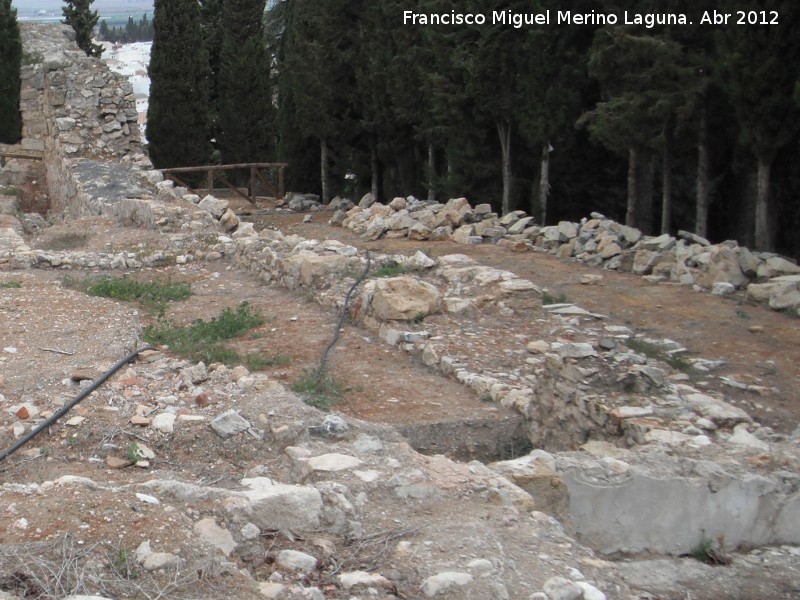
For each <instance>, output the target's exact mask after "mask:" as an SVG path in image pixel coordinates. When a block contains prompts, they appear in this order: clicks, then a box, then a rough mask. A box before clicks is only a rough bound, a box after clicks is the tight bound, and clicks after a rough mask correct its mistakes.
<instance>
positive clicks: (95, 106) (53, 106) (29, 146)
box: [3, 23, 147, 212]
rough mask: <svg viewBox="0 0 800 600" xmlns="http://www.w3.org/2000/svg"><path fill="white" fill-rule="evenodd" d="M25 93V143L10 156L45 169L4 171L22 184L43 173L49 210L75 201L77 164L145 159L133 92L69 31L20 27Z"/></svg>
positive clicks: (10, 166) (15, 164)
mask: <svg viewBox="0 0 800 600" xmlns="http://www.w3.org/2000/svg"><path fill="white" fill-rule="evenodd" d="M20 31H21V34H22V45H23V63H24V64H23V66H22V69H21V73H20V76H21V79H22V90H21V94H20V100H21V111H22V118H23V131H22V133H23V137H22V140H21V141H20V143H19V144H16V145H14V146H6V148H7V149H9V150H24V151H33V152H37V153H42V154H43V163H42V165H37V164H36V163H35V162H34V161H31V160H27V159H21V160H18V159H12V160H10V161H8V163H7V165H6V167H5V168H4V170H3V173H4V176H5V177H7V178H8V180H9V183H19V182H21V181H23V180H24V179H25V178H26V177H30V176H31V174H32V173H33V172H35V170H36V169H37V168H43V171H44V176H45V185H46V191H47V193H48V195H49V197H50V200H51V207H52V209H54V210H56V211H59V212H61V211H65V210H66V209H67V208H68V207H69V208H75V207H74V206H71V204H72V202H73V200H74V199H75V198H76V194H77V185H76V181H75V177H74V172H75V165H76V160H78V159H88V160H95V161H103V162H119V161H126V162H130V161H138V162H141V163H143V165H145V166H146V164H147V161H146V159H145V158H144V156H143V154H142V148H141V138H140V133H139V126H138V124H137V113H136V102H135V98H134V95H133V88H132V87H131V84H130V82H128V81H127V80H126V79H125V78H124V77H122V76H121V75H118V74H116V73H113V72H111V71H110V70H109V69H108V67H107V66H106V64H105V63H104V62H103V61H102V60H99V59H96V58H90V57H87V56H86V55H85V54H84V53H83V51H81V50H80V49H79V48H78V47H77V45H76V44H75V41H74V32H73V31H72V29H71V28H70V27H69V26H67V25H61V24H43V23H22V24H21V25H20Z"/></svg>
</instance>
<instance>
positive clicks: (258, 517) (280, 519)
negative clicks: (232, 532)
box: [228, 477, 322, 531]
mask: <svg viewBox="0 0 800 600" xmlns="http://www.w3.org/2000/svg"><path fill="white" fill-rule="evenodd" d="M241 483H242V485H243V486H246V487H249V488H250V489H249V490H246V491H243V492H237V494H236V496H238V497H242V498H244V499H246V500H247V501H248V502H247V503H246V504H239V503H235V502H234V503H231V504H230V505H229V506H228V510H229V511H230V512H231V513H233V514H234V515H237V516H238V517H239V518H242V520H246V521H250V522H251V523H253V524H254V525H255V526H256V527H258V528H259V529H262V530H264V529H278V530H284V529H298V530H301V531H302V530H312V529H316V528H317V527H318V526H319V520H320V514H321V512H322V496H321V495H320V493H319V491H318V490H317V489H315V488H313V487H310V486H298V485H286V484H280V483H275V482H274V481H272V480H271V479H269V478H267V477H254V478H250V479H243V480H242V481H241Z"/></svg>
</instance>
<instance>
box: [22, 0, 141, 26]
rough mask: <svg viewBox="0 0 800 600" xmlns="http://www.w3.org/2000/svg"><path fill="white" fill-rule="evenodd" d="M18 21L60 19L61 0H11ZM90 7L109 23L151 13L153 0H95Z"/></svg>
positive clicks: (62, 4) (62, 3)
mask: <svg viewBox="0 0 800 600" xmlns="http://www.w3.org/2000/svg"><path fill="white" fill-rule="evenodd" d="M12 5H13V6H14V7H15V8H16V9H17V17H18V18H19V20H20V21H30V20H40V21H60V20H61V19H62V12H61V9H62V8H63V6H64V2H63V0H12ZM92 8H93V9H94V10H96V11H97V12H98V13H100V18H101V19H107V20H108V21H109V23H111V22H112V21H113V22H116V21H120V20H122V21H123V22H124V21H126V20H127V19H128V16H133V17H136V18H138V17H141V16H142V15H143V14H145V13H148V14H150V15H152V14H153V0H95V2H94V4H93V5H92Z"/></svg>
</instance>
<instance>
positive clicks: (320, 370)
mask: <svg viewBox="0 0 800 600" xmlns="http://www.w3.org/2000/svg"><path fill="white" fill-rule="evenodd" d="M371 265H372V257H371V256H370V254H369V250H367V264H366V265H364V270H363V271H362V272H361V276H360V277H359V278H358V279H356V280H355V281H354V282H353V285H351V286H350V289H349V290H348V291H347V294H346V295H345V297H344V305H343V306H342V314H341V316H340V317H339V322H338V323H336V329H334V330H333V339H332V340H331V341H330V343H329V344H328V345H327V347H326V348H325V350H323V352H322V357H321V358H320V359H319V367H318V368H317V370H316V373H315V374H314V379H315V380H316V382H317V383H319V382H320V381H322V375H323V374H324V372H325V363H326V362H327V360H328V353H329V352H330V351H331V348H333V347H334V346H335V345H336V342H337V341H338V340H339V333H341V329H342V324H343V323H344V319H345V317H346V316H347V305H348V304H349V303H350V296H352V295H353V292H355V291H356V288H357V287H358V285H359V284H360V283H361V282H362V281H364V279H366V277H367V273H369V269H370V267H371Z"/></svg>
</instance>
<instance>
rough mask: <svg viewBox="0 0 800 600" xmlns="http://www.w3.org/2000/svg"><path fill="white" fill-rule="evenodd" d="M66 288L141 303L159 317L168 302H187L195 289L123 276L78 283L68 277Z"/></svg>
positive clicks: (180, 284) (183, 283) (65, 279)
mask: <svg viewBox="0 0 800 600" xmlns="http://www.w3.org/2000/svg"><path fill="white" fill-rule="evenodd" d="M64 284H65V285H66V286H67V287H70V288H73V289H79V290H81V291H84V292H86V293H87V294H89V295H90V296H100V297H103V298H113V299H114V300H124V301H127V302H140V303H141V304H142V306H144V307H146V308H148V309H150V310H152V311H154V312H156V313H158V314H163V313H164V310H165V309H166V305H167V303H168V302H178V301H181V300H186V298H188V297H189V296H191V295H192V288H191V286H190V285H189V284H188V283H186V282H182V281H180V282H173V281H171V280H167V281H161V280H154V281H138V280H136V279H133V278H131V277H124V276H123V277H102V278H100V279H83V280H75V279H72V278H68V277H65V278H64Z"/></svg>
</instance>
